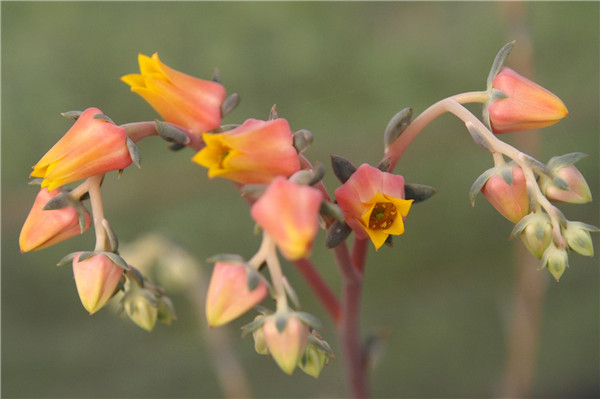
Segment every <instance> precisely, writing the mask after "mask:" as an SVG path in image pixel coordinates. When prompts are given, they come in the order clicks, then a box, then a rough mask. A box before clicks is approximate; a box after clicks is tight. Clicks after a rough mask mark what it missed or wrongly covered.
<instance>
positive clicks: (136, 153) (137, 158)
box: [127, 136, 142, 168]
mask: <svg viewBox="0 0 600 399" xmlns="http://www.w3.org/2000/svg"><path fill="white" fill-rule="evenodd" d="M127 151H129V156H130V157H131V161H132V162H133V163H134V164H135V166H137V167H138V168H141V167H142V155H141V154H140V150H139V149H138V147H137V145H135V143H134V142H133V140H131V139H130V138H129V136H127Z"/></svg>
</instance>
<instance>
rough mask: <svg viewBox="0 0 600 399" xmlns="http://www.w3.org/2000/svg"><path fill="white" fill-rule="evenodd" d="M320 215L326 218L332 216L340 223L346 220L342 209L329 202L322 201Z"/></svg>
mask: <svg viewBox="0 0 600 399" xmlns="http://www.w3.org/2000/svg"><path fill="white" fill-rule="evenodd" d="M319 213H320V214H321V215H324V216H331V217H332V218H334V219H335V220H337V221H339V222H343V221H344V220H345V219H344V213H343V212H342V210H341V209H340V207H339V206H337V205H336V204H334V203H332V202H330V201H327V200H323V201H321V208H320V209H319Z"/></svg>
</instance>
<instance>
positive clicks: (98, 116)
mask: <svg viewBox="0 0 600 399" xmlns="http://www.w3.org/2000/svg"><path fill="white" fill-rule="evenodd" d="M92 118H94V119H97V120H100V121H104V122H108V123H112V124H113V125H114V124H115V123H114V122H113V120H112V119H110V118H109V117H108V116H107V115H104V114H95V115H94V116H93V117H92Z"/></svg>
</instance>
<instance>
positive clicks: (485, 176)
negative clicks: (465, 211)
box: [469, 168, 498, 206]
mask: <svg viewBox="0 0 600 399" xmlns="http://www.w3.org/2000/svg"><path fill="white" fill-rule="evenodd" d="M497 172H498V170H497V169H496V168H491V169H488V170H486V171H485V172H483V173H482V174H481V175H480V176H479V177H478V178H477V179H475V182H474V183H473V185H472V186H471V189H470V190H469V200H470V201H471V206H475V197H477V194H479V192H480V191H481V189H482V188H483V186H484V185H485V183H486V182H487V181H488V180H489V178H490V177H492V175H494V174H496V173H497Z"/></svg>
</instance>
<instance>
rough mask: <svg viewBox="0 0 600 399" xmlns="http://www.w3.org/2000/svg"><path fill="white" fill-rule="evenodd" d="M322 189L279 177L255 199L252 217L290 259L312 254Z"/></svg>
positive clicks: (317, 226) (317, 227)
mask: <svg viewBox="0 0 600 399" xmlns="http://www.w3.org/2000/svg"><path fill="white" fill-rule="evenodd" d="M322 200H323V195H322V194H321V192H320V191H319V190H317V189H316V188H313V187H310V186H303V185H300V184H297V183H295V182H293V181H290V180H287V179H285V178H283V177H277V178H275V180H273V182H272V183H271V184H270V185H269V187H268V188H267V191H266V192H265V193H264V194H263V195H262V196H261V197H260V198H259V199H258V200H257V201H256V202H255V203H254V205H253V206H252V209H251V213H252V218H253V219H254V220H255V221H256V223H258V225H259V226H260V227H261V228H262V229H263V230H264V231H266V232H267V233H268V234H269V236H271V238H272V239H273V241H275V244H277V246H278V247H279V250H280V251H281V253H282V254H283V256H285V257H286V258H287V259H289V260H297V259H301V258H305V257H307V256H308V255H310V252H311V249H312V245H313V241H314V239H315V235H316V234H317V231H318V230H319V209H320V207H321V201H322Z"/></svg>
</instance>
